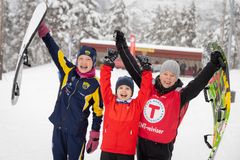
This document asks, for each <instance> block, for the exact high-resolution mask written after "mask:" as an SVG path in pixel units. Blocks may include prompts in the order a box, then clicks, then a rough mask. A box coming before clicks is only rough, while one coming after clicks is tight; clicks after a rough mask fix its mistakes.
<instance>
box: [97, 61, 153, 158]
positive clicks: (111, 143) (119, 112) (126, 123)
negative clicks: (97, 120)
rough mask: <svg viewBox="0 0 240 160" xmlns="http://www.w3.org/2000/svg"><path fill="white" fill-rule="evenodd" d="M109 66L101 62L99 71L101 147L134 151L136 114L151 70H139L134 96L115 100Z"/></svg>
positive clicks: (130, 153) (142, 103) (145, 93)
mask: <svg viewBox="0 0 240 160" xmlns="http://www.w3.org/2000/svg"><path fill="white" fill-rule="evenodd" d="M111 70H112V68H111V67H109V66H107V65H103V66H102V68H101V72H100V86H101V87H100V88H101V92H102V98H103V102H104V105H105V107H104V109H105V112H104V122H103V140H102V145H101V149H102V151H105V152H111V153H119V154H127V155H134V154H135V151H136V143H137V136H138V126H139V120H140V116H141V113H142V109H143V106H144V104H145V103H146V101H147V100H148V98H149V95H150V92H151V90H150V89H149V88H150V87H151V85H152V72H151V71H143V73H142V83H141V87H140V90H139V92H138V96H137V98H136V99H132V101H131V102H130V103H118V102H116V99H117V97H116V96H115V95H114V94H113V93H112V90H111V82H110V79H111Z"/></svg>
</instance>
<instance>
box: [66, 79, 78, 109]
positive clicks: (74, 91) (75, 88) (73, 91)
mask: <svg viewBox="0 0 240 160" xmlns="http://www.w3.org/2000/svg"><path fill="white" fill-rule="evenodd" d="M78 82H79V80H78V81H77V83H76V86H75V89H74V91H73V93H72V94H71V95H70V96H69V98H68V106H67V110H68V109H69V107H70V99H71V98H72V96H73V94H74V93H75V92H76V90H77V85H78Z"/></svg>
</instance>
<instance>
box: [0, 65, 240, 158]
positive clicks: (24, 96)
mask: <svg viewBox="0 0 240 160" xmlns="http://www.w3.org/2000/svg"><path fill="white" fill-rule="evenodd" d="M13 74H14V73H13V72H11V73H7V74H4V75H3V80H2V81H0V99H1V100H0V160H17V159H19V160H33V159H34V160H50V159H52V153H51V136H52V127H53V126H52V124H51V123H50V122H49V121H48V116H49V115H50V114H51V112H52V111H53V107H54V103H55V100H56V95H57V90H58V75H57V70H56V68H55V66H54V64H47V65H43V66H40V67H35V68H29V69H24V71H23V79H22V86H21V96H20V98H19V101H18V103H17V105H15V106H12V105H11V101H10V99H11V90H12V81H13ZM97 74H98V75H99V71H97ZM125 74H127V72H126V71H125V70H120V69H119V70H114V71H113V75H114V77H113V78H112V83H113V84H115V81H116V79H117V76H118V75H125ZM230 78H231V87H232V89H234V90H235V91H236V100H235V103H233V104H232V109H231V115H230V119H229V124H228V126H227V128H226V132H225V135H224V137H223V141H222V143H221V145H220V148H219V150H218V153H217V157H216V159H217V160H239V159H240V152H239V145H240V116H239V115H240V105H239V104H240V103H239V102H240V96H239V90H240V85H239V82H240V74H239V70H232V71H231V72H230ZM182 80H183V82H185V84H186V83H187V82H189V81H190V80H191V79H190V78H182ZM135 88H137V87H135ZM136 93H137V91H136V90H135V94H136ZM212 123H213V122H212V109H211V106H210V104H208V103H206V102H205V101H204V97H203V93H201V94H200V95H199V96H198V97H196V98H195V99H194V100H192V101H191V103H190V106H189V110H188V111H187V113H186V116H185V118H184V120H183V122H182V124H181V126H180V128H179V131H178V137H177V140H176V143H175V147H174V152H173V158H172V159H173V160H204V159H205V160H206V159H207V157H208V155H209V152H210V150H209V149H208V147H207V146H206V145H205V143H204V140H203V135H204V134H207V133H211V132H212V130H213V127H212ZM87 137H88V135H87ZM100 152H101V151H100V149H98V150H97V151H96V152H94V153H92V154H85V159H86V160H99V156H100Z"/></svg>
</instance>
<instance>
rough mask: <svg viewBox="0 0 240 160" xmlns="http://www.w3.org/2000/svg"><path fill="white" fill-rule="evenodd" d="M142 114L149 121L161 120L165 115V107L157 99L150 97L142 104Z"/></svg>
mask: <svg viewBox="0 0 240 160" xmlns="http://www.w3.org/2000/svg"><path fill="white" fill-rule="evenodd" d="M143 115H144V117H145V119H146V120H147V121H149V122H150V123H157V122H159V121H161V120H162V119H163V117H164V115H165V108H164V105H163V103H162V102H161V101H159V100H158V99H150V100H148V101H147V103H146V104H145V106H144V110H143Z"/></svg>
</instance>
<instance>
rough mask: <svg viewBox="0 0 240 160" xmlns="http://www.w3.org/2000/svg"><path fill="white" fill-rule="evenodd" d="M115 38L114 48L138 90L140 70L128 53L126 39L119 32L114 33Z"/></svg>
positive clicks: (140, 79)
mask: <svg viewBox="0 0 240 160" xmlns="http://www.w3.org/2000/svg"><path fill="white" fill-rule="evenodd" d="M115 38H116V47H117V49H118V52H119V55H120V57H121V59H122V61H123V63H124V65H125V68H126V70H127V71H128V73H129V74H130V75H131V77H132V79H133V80H134V81H135V83H136V84H137V85H138V87H139V88H140V85H141V81H142V77H141V70H140V67H139V65H138V64H137V61H136V60H135V58H134V57H133V55H132V54H131V53H130V51H129V49H128V46H127V43H126V39H125V37H124V34H123V33H122V32H121V31H118V30H116V31H115Z"/></svg>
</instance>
